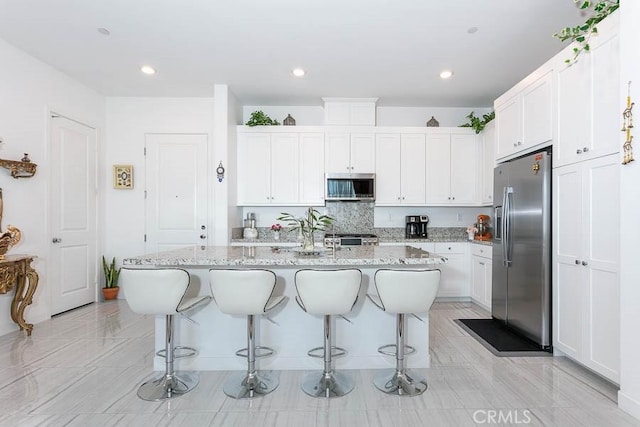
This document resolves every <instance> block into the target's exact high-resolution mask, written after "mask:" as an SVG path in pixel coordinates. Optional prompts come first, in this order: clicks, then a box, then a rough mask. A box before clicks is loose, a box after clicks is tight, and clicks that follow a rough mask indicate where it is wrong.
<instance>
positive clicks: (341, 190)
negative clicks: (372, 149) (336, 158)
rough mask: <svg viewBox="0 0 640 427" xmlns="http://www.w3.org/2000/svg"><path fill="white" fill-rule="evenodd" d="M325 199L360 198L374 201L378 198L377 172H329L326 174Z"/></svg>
mask: <svg viewBox="0 0 640 427" xmlns="http://www.w3.org/2000/svg"><path fill="white" fill-rule="evenodd" d="M324 197H325V200H330V201H331V200H360V201H369V202H372V201H374V200H375V199H376V174H374V173H328V174H326V184H325V195H324Z"/></svg>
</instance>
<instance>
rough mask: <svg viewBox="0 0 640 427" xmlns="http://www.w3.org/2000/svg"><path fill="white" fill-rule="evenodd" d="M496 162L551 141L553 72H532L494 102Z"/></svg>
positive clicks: (549, 70)
mask: <svg viewBox="0 0 640 427" xmlns="http://www.w3.org/2000/svg"><path fill="white" fill-rule="evenodd" d="M495 111H496V125H495V126H496V130H495V132H496V140H497V144H496V160H501V159H504V158H507V157H511V156H514V155H516V154H519V153H520V152H526V151H530V150H531V149H533V148H535V147H542V146H545V145H548V143H550V142H551V141H552V140H553V123H554V122H553V112H554V111H555V110H554V108H553V72H552V70H551V69H548V70H544V71H540V70H538V71H537V72H536V73H533V74H532V75H530V76H529V77H527V78H526V79H524V80H523V81H522V82H521V83H519V84H518V85H516V87H515V88H514V89H513V90H511V91H509V92H508V93H507V94H505V95H503V96H502V97H500V98H498V99H497V100H496V102H495Z"/></svg>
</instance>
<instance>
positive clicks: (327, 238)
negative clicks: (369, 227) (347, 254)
mask: <svg viewBox="0 0 640 427" xmlns="http://www.w3.org/2000/svg"><path fill="white" fill-rule="evenodd" d="M378 242H379V239H378V236H376V235H375V234H359V233H335V234H330V233H327V234H325V235H324V246H325V247H326V248H331V247H335V248H339V247H341V246H372V245H377V244H378Z"/></svg>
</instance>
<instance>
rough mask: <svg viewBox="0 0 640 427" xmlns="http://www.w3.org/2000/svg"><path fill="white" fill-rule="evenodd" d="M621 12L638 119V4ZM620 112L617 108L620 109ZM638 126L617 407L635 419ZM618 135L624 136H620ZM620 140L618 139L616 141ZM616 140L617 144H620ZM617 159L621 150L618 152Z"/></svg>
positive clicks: (628, 198) (638, 374) (630, 168)
mask: <svg viewBox="0 0 640 427" xmlns="http://www.w3.org/2000/svg"><path fill="white" fill-rule="evenodd" d="M620 12H621V16H620V18H621V21H620V22H621V24H620V25H621V37H620V39H621V44H620V52H621V57H622V64H621V65H622V67H621V74H620V77H621V78H620V83H621V85H620V86H621V88H620V91H621V94H622V96H621V99H625V100H626V97H627V82H628V81H630V80H631V81H632V82H633V83H632V87H631V99H632V100H633V101H635V102H636V107H635V111H634V113H635V116H636V117H638V116H639V115H640V111H638V107H639V106H640V102H639V101H640V57H639V56H638V55H637V51H638V46H640V31H638V22H640V4H638V2H637V1H636V0H623V1H622V2H621V6H620ZM621 109H622V106H621ZM639 129H640V128H638V127H636V128H635V129H633V132H632V133H633V134H635V138H636V139H635V144H634V145H635V147H634V148H635V158H636V160H635V161H634V162H632V163H630V164H628V165H626V166H621V168H620V195H621V201H620V227H621V229H620V237H621V246H620V392H619V393H618V404H619V406H620V408H622V409H623V410H625V411H627V412H629V413H630V414H632V415H633V416H635V417H636V418H639V419H640V338H639V337H638V325H640V308H639V303H640V263H638V260H639V259H640V246H638V242H640V227H638V223H639V222H640V190H639V189H638V188H639V187H638V184H639V183H640V133H639V132H640V131H639ZM620 134H621V136H623V135H624V134H623V133H622V132H621V133H620ZM620 140H621V141H622V142H624V138H622V137H621V138H620ZM622 142H621V144H622ZM620 156H621V157H622V150H620Z"/></svg>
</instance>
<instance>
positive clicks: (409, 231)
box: [404, 215, 429, 239]
mask: <svg viewBox="0 0 640 427" xmlns="http://www.w3.org/2000/svg"><path fill="white" fill-rule="evenodd" d="M428 223H429V217H428V216H426V215H409V216H407V217H406V226H405V233H404V235H405V237H406V238H407V239H426V238H427V224H428Z"/></svg>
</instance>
